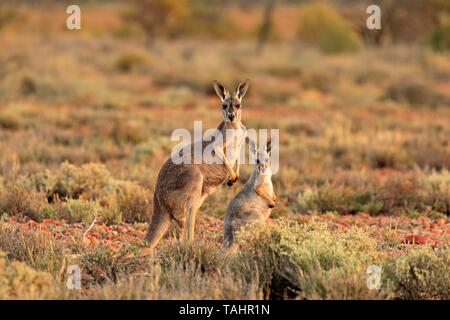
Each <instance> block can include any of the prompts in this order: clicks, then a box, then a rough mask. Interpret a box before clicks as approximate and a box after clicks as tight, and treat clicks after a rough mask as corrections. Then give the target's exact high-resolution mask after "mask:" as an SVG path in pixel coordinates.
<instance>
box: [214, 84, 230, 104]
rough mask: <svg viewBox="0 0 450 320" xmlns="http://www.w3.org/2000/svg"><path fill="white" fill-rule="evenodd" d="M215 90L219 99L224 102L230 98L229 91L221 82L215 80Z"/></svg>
mask: <svg viewBox="0 0 450 320" xmlns="http://www.w3.org/2000/svg"><path fill="white" fill-rule="evenodd" d="M213 84H214V90H216V93H217V95H218V96H219V98H220V99H221V100H222V101H223V100H225V98H226V97H227V96H229V95H230V94H229V92H228V90H227V89H225V86H224V85H223V84H221V83H220V82H219V81H217V80H214V82H213Z"/></svg>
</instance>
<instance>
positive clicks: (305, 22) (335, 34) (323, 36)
mask: <svg viewBox="0 0 450 320" xmlns="http://www.w3.org/2000/svg"><path fill="white" fill-rule="evenodd" d="M298 37H299V39H300V40H302V41H303V42H305V43H307V44H311V45H317V46H318V47H319V48H320V49H321V50H322V51H324V52H328V53H339V52H346V51H354V50H357V49H358V48H359V46H360V40H359V38H358V35H357V34H356V32H355V31H354V30H353V29H352V27H351V25H350V24H349V23H348V22H347V21H346V20H345V19H344V18H343V17H342V16H341V15H340V14H339V13H338V12H337V11H336V10H335V9H334V8H333V7H332V6H330V5H327V4H325V3H308V4H306V5H304V6H303V7H302V11H301V14H300V17H299V25H298Z"/></svg>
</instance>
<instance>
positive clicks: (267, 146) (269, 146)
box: [266, 140, 272, 153]
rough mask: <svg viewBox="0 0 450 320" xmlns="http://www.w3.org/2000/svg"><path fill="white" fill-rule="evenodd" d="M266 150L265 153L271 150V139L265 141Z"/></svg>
mask: <svg viewBox="0 0 450 320" xmlns="http://www.w3.org/2000/svg"><path fill="white" fill-rule="evenodd" d="M266 150H267V153H270V152H271V151H272V140H269V141H267V144H266Z"/></svg>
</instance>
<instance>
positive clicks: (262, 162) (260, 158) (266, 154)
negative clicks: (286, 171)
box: [249, 139, 272, 175]
mask: <svg viewBox="0 0 450 320" xmlns="http://www.w3.org/2000/svg"><path fill="white" fill-rule="evenodd" d="M249 145H250V151H251V152H252V153H253V155H254V157H255V160H256V169H255V170H256V172H257V173H258V174H260V175H272V163H271V161H270V152H271V141H270V140H269V141H268V142H267V144H266V145H265V146H264V148H263V149H262V150H258V149H257V148H256V143H255V141H253V140H250V139H249Z"/></svg>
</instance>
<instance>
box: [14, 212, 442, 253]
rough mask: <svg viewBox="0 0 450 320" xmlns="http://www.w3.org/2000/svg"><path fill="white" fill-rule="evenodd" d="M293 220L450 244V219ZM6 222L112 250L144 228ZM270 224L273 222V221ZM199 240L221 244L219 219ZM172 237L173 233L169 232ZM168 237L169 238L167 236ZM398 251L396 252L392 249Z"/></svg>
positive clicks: (203, 224)
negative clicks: (311, 221) (363, 229)
mask: <svg viewBox="0 0 450 320" xmlns="http://www.w3.org/2000/svg"><path fill="white" fill-rule="evenodd" d="M292 218H293V219H295V220H297V221H299V222H307V221H308V220H317V221H324V222H327V223H328V224H329V226H330V228H331V229H332V230H335V229H341V230H344V231H345V230H347V229H348V228H350V227H352V226H358V227H362V228H366V229H367V230H368V232H369V233H370V234H371V236H372V237H373V238H375V239H376V240H377V242H379V243H380V244H381V246H382V247H386V249H388V251H389V248H392V247H396V246H397V245H400V246H403V247H405V246H406V247H407V246H408V245H412V244H414V245H425V244H429V245H432V246H437V245H440V244H449V243H450V220H449V219H448V218H438V219H431V218H429V217H424V216H421V217H417V218H409V217H407V216H393V217H391V216H370V215H368V214H366V213H359V214H357V215H334V214H323V215H317V216H310V215H303V214H297V215H292ZM7 223H9V224H11V225H15V226H18V227H20V228H22V229H25V230H40V231H43V232H48V233H51V234H52V235H53V237H55V238H56V239H57V240H60V241H62V242H63V243H64V244H65V245H67V246H69V247H70V246H72V245H77V244H80V243H83V244H84V245H85V246H88V247H89V246H93V245H103V246H108V247H111V248H121V247H124V246H129V245H135V246H143V239H144V236H145V233H146V228H147V225H146V224H144V223H141V224H126V223H121V224H117V225H111V226H108V225H105V224H104V223H102V222H101V221H99V222H96V223H95V225H94V226H93V227H92V228H91V229H90V230H89V231H88V232H87V233H86V235H85V236H83V235H84V233H85V232H86V230H88V228H89V225H87V224H82V223H67V222H66V221H63V220H55V219H44V220H43V221H42V222H36V221H33V220H28V221H18V220H16V219H14V218H9V219H8V220H7ZM270 223H276V220H272V221H271V222H270ZM196 230H197V234H196V237H197V238H198V239H210V240H215V241H218V242H219V241H221V235H222V220H221V219H218V218H214V217H210V216H201V217H199V219H198V223H197V226H196ZM172 235H173V232H172ZM168 236H171V234H169V235H168ZM395 251H397V250H395Z"/></svg>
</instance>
